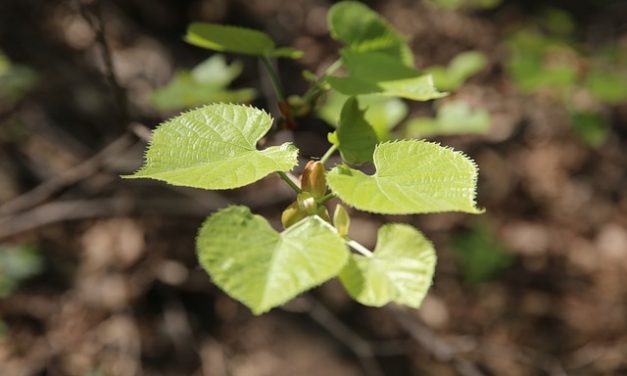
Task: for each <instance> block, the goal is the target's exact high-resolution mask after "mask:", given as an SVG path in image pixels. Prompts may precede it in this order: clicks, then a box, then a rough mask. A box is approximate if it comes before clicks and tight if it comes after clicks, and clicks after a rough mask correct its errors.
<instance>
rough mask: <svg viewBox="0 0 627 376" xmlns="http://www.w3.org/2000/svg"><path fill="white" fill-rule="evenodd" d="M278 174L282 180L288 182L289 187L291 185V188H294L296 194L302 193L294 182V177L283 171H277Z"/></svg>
mask: <svg viewBox="0 0 627 376" xmlns="http://www.w3.org/2000/svg"><path fill="white" fill-rule="evenodd" d="M277 174H279V176H280V177H281V179H283V181H284V182H286V183H287V185H289V186H290V188H292V189H293V190H294V192H296V193H301V192H302V190H301V189H300V187H299V186H298V184H296V183H295V182H294V179H295V177H294V175H292V174H288V173H285V172H283V171H277Z"/></svg>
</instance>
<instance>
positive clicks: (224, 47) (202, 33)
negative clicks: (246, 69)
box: [185, 22, 302, 59]
mask: <svg viewBox="0 0 627 376" xmlns="http://www.w3.org/2000/svg"><path fill="white" fill-rule="evenodd" d="M185 41H186V42H188V43H190V44H193V45H194V46H198V47H202V48H207V49H210V50H214V51H225V52H234V53H239V54H244V55H253V56H277V57H289V58H294V59H296V58H299V57H301V56H302V52H301V51H298V50H295V49H292V48H276V46H275V44H274V41H273V40H272V39H271V38H270V37H269V36H268V35H267V34H266V33H263V32H261V31H257V30H252V29H247V28H243V27H237V26H228V25H219V24H212V23H198V22H197V23H192V24H191V25H190V26H189V27H188V28H187V35H186V36H185Z"/></svg>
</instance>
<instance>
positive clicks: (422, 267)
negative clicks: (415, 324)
mask: <svg viewBox="0 0 627 376" xmlns="http://www.w3.org/2000/svg"><path fill="white" fill-rule="evenodd" d="M435 263H436V255H435V251H434V249H433V245H432V244H431V242H429V241H428V240H427V239H426V238H425V237H424V236H423V235H422V234H421V233H420V232H419V231H417V230H416V229H414V228H413V227H411V226H409V225H403V224H389V225H385V226H383V227H381V228H380V229H379V232H378V240H377V246H376V247H375V250H374V253H373V255H372V256H371V257H365V256H361V255H356V254H354V255H351V258H350V260H349V261H348V263H347V264H346V266H345V267H344V269H342V272H341V273H340V281H341V282H342V284H343V285H344V287H345V288H346V290H347V291H348V293H349V294H350V295H351V296H352V297H353V298H354V299H355V300H357V301H358V302H360V303H361V304H364V305H368V306H374V307H381V306H383V305H385V304H387V303H390V302H395V303H399V304H405V305H407V306H410V307H413V308H418V307H420V304H421V303H422V300H423V299H424V297H425V295H426V294H427V290H429V287H430V286H431V280H432V279H433V272H434V269H435Z"/></svg>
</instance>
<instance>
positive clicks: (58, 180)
mask: <svg viewBox="0 0 627 376" xmlns="http://www.w3.org/2000/svg"><path fill="white" fill-rule="evenodd" d="M133 141H134V140H133V137H131V136H130V135H129V134H124V135H123V136H121V137H119V138H118V139H116V140H114V141H113V142H111V143H110V144H109V145H107V146H106V147H105V148H103V149H102V150H101V151H99V152H98V153H96V154H95V155H94V156H93V157H91V158H89V159H87V160H86V161H84V162H83V163H81V164H79V165H78V166H76V167H73V168H70V169H68V170H66V171H65V172H63V173H61V174H59V175H57V176H55V177H53V178H51V179H49V180H46V181H45V182H43V183H41V184H40V185H38V186H37V187H35V188H34V189H32V190H30V191H28V192H26V193H24V194H22V195H21V196H18V197H16V198H14V199H13V200H11V201H8V202H6V203H4V204H3V205H1V206H0V215H2V216H5V215H9V214H13V213H17V212H20V211H24V210H28V209H30V208H32V207H35V206H37V205H39V204H41V203H43V202H44V201H46V200H47V199H49V198H50V197H52V196H53V195H55V194H56V193H57V192H59V191H60V190H62V189H64V188H65V187H68V186H70V185H73V184H75V183H77V182H79V181H81V180H83V179H86V178H88V177H89V176H92V175H93V174H95V173H96V172H97V171H98V170H99V169H100V167H101V166H102V165H103V163H105V162H106V161H107V160H108V159H110V158H111V157H115V156H118V155H119V154H120V153H121V152H122V151H124V150H126V149H127V148H129V147H130V146H132V145H133V144H134V142H133Z"/></svg>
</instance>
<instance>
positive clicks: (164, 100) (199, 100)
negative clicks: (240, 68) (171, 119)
mask: <svg viewBox="0 0 627 376" xmlns="http://www.w3.org/2000/svg"><path fill="white" fill-rule="evenodd" d="M256 95H257V94H256V92H255V90H253V89H241V90H226V89H222V88H216V87H215V86H210V85H206V84H202V83H199V82H197V81H195V80H194V79H193V78H192V77H191V75H190V74H189V73H187V72H179V73H177V74H176V75H175V76H174V78H173V79H172V81H170V82H169V83H168V84H167V85H166V86H164V87H162V88H160V89H159V90H157V91H155V92H154V93H153V94H152V97H151V101H152V104H153V105H154V106H155V107H156V108H157V109H159V110H160V111H172V110H178V109H182V108H191V107H196V106H200V105H203V104H208V103H212V102H234V103H236V102H240V103H241V102H250V101H252V100H253V99H255V96H256Z"/></svg>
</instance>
